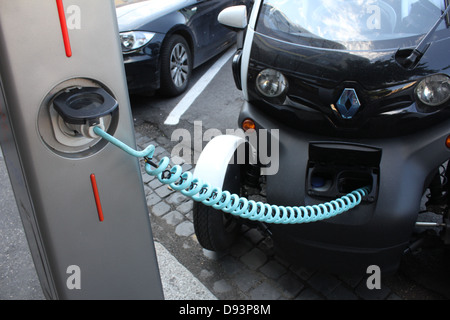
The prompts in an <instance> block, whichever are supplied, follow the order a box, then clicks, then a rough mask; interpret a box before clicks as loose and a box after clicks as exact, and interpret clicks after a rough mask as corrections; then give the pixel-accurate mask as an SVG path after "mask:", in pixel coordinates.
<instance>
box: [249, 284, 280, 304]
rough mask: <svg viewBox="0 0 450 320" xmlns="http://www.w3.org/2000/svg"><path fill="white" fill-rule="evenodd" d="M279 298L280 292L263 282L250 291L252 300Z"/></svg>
mask: <svg viewBox="0 0 450 320" xmlns="http://www.w3.org/2000/svg"><path fill="white" fill-rule="evenodd" d="M280 297H281V293H280V291H278V290H277V288H275V287H274V286H273V285H272V284H270V283H268V282H263V283H261V284H260V285H259V286H257V287H256V288H255V289H253V290H251V291H250V298H251V299H252V300H277V299H278V298H280Z"/></svg>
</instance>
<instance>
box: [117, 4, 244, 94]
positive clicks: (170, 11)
mask: <svg viewBox="0 0 450 320" xmlns="http://www.w3.org/2000/svg"><path fill="white" fill-rule="evenodd" d="M241 2H242V1H238V0H166V1H159V0H148V1H131V3H130V4H127V5H123V6H118V7H117V9H116V11H117V19H118V25H119V31H120V33H121V41H122V48H123V53H124V55H123V58H124V63H125V71H126V76H127V82H128V88H129V90H130V92H131V93H137V92H152V91H155V90H157V89H159V88H161V87H162V89H163V91H164V92H165V93H168V94H170V95H176V94H179V93H181V92H183V91H184V90H185V89H186V86H187V83H188V80H189V78H190V72H191V70H192V69H193V68H195V67H197V66H199V65H201V64H202V63H204V62H206V61H207V60H209V59H210V58H212V57H214V56H215V55H217V54H218V53H220V52H222V51H223V50H224V49H226V48H227V47H229V46H230V45H232V44H233V43H234V41H235V33H234V32H232V31H231V30H230V29H228V28H226V27H224V26H223V25H220V24H219V23H218V22H217V16H218V14H219V12H220V11H221V10H222V9H223V8H225V7H227V6H231V5H235V4H240V3H241ZM130 32H144V33H146V34H147V35H150V37H151V39H150V40H149V41H148V38H147V39H145V38H144V39H143V40H142V41H143V42H142V43H144V44H143V45H138V47H137V48H133V47H132V45H133V44H131V45H130V46H131V49H129V48H127V47H126V46H127V45H129V43H128V42H127V41H129V36H128V35H130ZM139 35H142V33H140V34H139ZM132 41H135V39H132ZM177 43H181V46H180V47H179V48H180V50H184V51H183V52H184V54H185V58H183V59H184V63H185V64H184V65H183V62H182V61H181V59H182V58H181V56H180V60H179V61H178V66H177V65H175V64H176V62H175V64H173V67H174V68H178V70H179V72H180V73H181V72H183V73H182V74H181V75H183V79H181V80H183V81H180V86H176V85H172V84H171V82H170V80H171V76H170V75H169V74H168V73H169V72H171V70H169V69H170V68H171V66H170V65H169V62H168V61H167V60H168V59H170V58H171V56H170V55H171V52H168V51H171V50H172V49H173V48H174V47H175V46H176V44H177ZM124 44H125V45H124ZM170 46H171V48H169V47H170ZM164 63H166V66H164V65H163V66H162V64H164ZM164 67H165V69H164ZM173 70H174V69H173V68H172V71H173ZM183 70H184V71H183ZM173 72H175V71H173ZM184 76H185V77H184ZM185 80H187V81H185ZM161 82H162V83H161Z"/></svg>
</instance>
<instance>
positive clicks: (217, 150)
mask: <svg viewBox="0 0 450 320" xmlns="http://www.w3.org/2000/svg"><path fill="white" fill-rule="evenodd" d="M243 143H245V139H243V138H242V137H239V136H234V135H222V136H217V137H215V138H213V139H212V140H211V141H210V142H208V144H207V145H206V147H205V148H204V149H203V151H202V153H201V154H200V157H199V158H198V161H197V165H196V167H195V170H194V178H198V179H201V180H202V181H203V183H209V184H210V185H211V186H212V187H218V188H222V185H223V181H224V179H225V173H226V171H227V167H228V164H229V162H230V160H231V158H232V157H233V154H234V152H235V151H236V150H237V149H238V148H239V146H241V145H242V144H243Z"/></svg>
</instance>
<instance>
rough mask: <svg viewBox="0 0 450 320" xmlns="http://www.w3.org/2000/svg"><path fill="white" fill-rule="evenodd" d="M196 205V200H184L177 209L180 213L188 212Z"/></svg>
mask: <svg viewBox="0 0 450 320" xmlns="http://www.w3.org/2000/svg"><path fill="white" fill-rule="evenodd" d="M193 205H194V201H193V200H188V201H186V202H183V203H182V204H180V205H179V206H178V207H177V211H179V212H180V213H183V214H184V213H188V212H190V211H191V210H192V208H193Z"/></svg>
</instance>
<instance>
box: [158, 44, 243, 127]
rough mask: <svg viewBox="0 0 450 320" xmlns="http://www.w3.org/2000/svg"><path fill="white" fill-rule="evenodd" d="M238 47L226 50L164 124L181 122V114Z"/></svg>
mask: <svg viewBox="0 0 450 320" xmlns="http://www.w3.org/2000/svg"><path fill="white" fill-rule="evenodd" d="M235 50H236V49H235V48H234V47H233V48H231V49H229V50H228V51H227V52H225V53H224V54H223V55H222V56H221V57H220V58H219V60H217V61H216V63H214V65H213V66H212V67H211V68H209V70H208V71H207V72H206V73H205V74H204V75H203V76H202V77H201V78H200V79H199V80H198V81H197V82H196V83H195V85H194V86H193V87H192V88H191V89H190V90H189V91H188V92H187V93H186V95H185V96H184V97H183V99H181V101H180V102H178V104H177V105H176V106H175V108H173V110H172V111H171V112H170V114H169V116H168V117H167V119H166V121H164V124H167V125H176V124H178V122H180V118H181V116H182V115H183V114H184V113H185V112H186V110H188V109H189V107H190V106H191V105H192V103H193V102H194V101H195V99H197V97H198V96H199V95H200V94H201V93H202V92H203V90H204V89H205V88H206V86H207V85H208V84H209V83H210V82H211V80H212V79H214V77H215V76H216V74H217V73H218V72H219V71H220V69H221V68H222V67H223V65H224V64H225V63H226V62H227V61H228V60H229V59H230V58H231V56H232V55H233V53H234V51H235Z"/></svg>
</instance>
